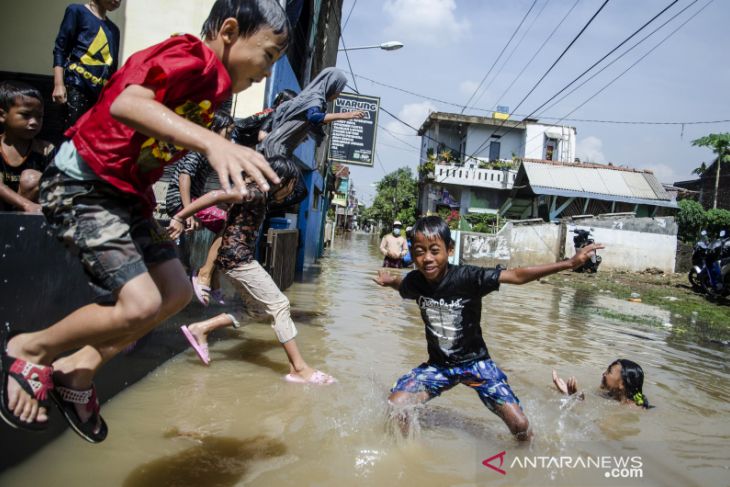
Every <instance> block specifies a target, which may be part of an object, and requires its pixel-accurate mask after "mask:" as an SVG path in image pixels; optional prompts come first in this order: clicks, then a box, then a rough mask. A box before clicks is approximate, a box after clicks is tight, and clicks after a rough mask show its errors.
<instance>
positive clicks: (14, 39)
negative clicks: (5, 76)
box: [0, 0, 150, 76]
mask: <svg viewBox="0 0 730 487" xmlns="http://www.w3.org/2000/svg"><path fill="white" fill-rule="evenodd" d="M127 1H129V0H124V1H123V2H122V6H121V7H120V8H119V9H118V10H117V11H116V12H112V13H111V14H109V18H110V19H112V20H113V21H114V23H116V24H117V25H118V26H119V27H120V28H121V27H122V25H123V23H124V10H125V3H126V2H127ZM138 1H139V0H138ZM131 2H132V3H135V1H134V0H131ZM69 3H71V2H70V1H68V0H2V6H1V7H0V12H2V15H1V16H0V19H2V27H0V46H3V53H2V56H0V71H10V72H19V73H30V74H41V75H48V76H53V45H54V43H55V41H56V35H57V34H58V28H59V27H60V25H61V21H62V20H63V12H64V11H65V10H66V6H67V5H68V4H69ZM148 3H150V2H148Z"/></svg>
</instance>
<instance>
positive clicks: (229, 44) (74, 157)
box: [0, 0, 289, 443]
mask: <svg viewBox="0 0 730 487" xmlns="http://www.w3.org/2000/svg"><path fill="white" fill-rule="evenodd" d="M288 42H289V21H288V20H287V17H286V13H285V12H284V10H283V9H282V7H281V6H280V5H279V3H278V2H277V1H276V0H217V1H216V2H215V4H214V5H213V8H212V10H211V12H210V15H209V17H208V19H207V20H206V21H205V24H204V25H203V40H202V41H201V40H199V39H198V38H196V37H194V36H191V35H180V36H174V37H172V38H170V39H168V40H166V41H164V42H162V43H160V44H157V45H155V46H152V47H150V48H148V49H145V50H143V51H140V52H138V53H137V54H135V55H133V56H132V57H130V58H129V60H128V61H127V63H126V64H125V65H124V66H123V67H122V68H121V69H120V70H119V71H118V72H117V73H116V74H115V75H114V76H112V78H111V79H110V81H109V83H108V84H107V85H106V86H105V88H104V90H103V91H102V93H101V97H100V99H99V101H98V103H97V104H96V105H95V106H94V107H93V108H92V109H91V110H90V111H88V112H87V113H86V114H85V115H83V116H82V117H81V118H80V119H79V121H78V122H77V123H76V124H75V125H74V126H73V127H72V128H71V129H70V130H69V131H68V132H66V136H67V137H69V138H70V139H71V140H70V141H69V142H66V143H64V145H63V146H62V147H61V148H60V151H59V155H58V156H57V157H56V158H55V160H54V164H53V165H51V166H50V167H49V169H48V170H46V172H45V173H44V175H43V181H42V183H41V204H42V206H43V212H44V213H45V215H46V218H47V219H48V220H49V222H50V224H51V226H52V228H53V229H54V231H55V233H56V235H57V236H58V237H59V238H60V239H61V240H63V242H64V243H65V244H66V245H67V246H69V247H70V249H71V250H72V251H73V252H74V253H75V254H77V255H78V256H79V258H80V260H81V262H82V263H83V264H84V268H85V270H86V271H87V273H88V274H89V275H90V277H91V280H92V283H93V284H95V285H96V286H97V287H99V288H101V289H102V290H104V291H106V292H107V293H109V294H112V296H113V298H114V303H113V304H111V305H99V304H89V305H86V306H84V307H82V308H80V309H78V310H76V311H74V312H73V313H71V314H70V315H68V316H67V317H65V318H64V319H62V320H61V321H59V322H57V323H55V324H54V325H52V326H50V327H49V328H47V329H44V330H42V331H38V332H34V333H21V334H16V335H10V336H9V335H8V334H6V333H3V334H2V340H1V341H2V343H1V344H0V354H1V358H2V360H1V361H0V416H1V417H2V418H3V419H4V420H5V421H6V422H7V423H8V424H10V425H11V426H13V427H16V428H17V427H21V428H26V429H35V430H38V429H43V428H44V427H46V426H47V419H48V417H47V413H46V410H45V407H46V406H45V400H46V399H47V398H48V396H49V395H51V396H52V397H53V399H54V401H55V402H56V404H57V405H58V406H59V408H60V409H61V412H62V413H63V415H64V417H65V418H66V420H67V421H68V422H69V424H70V426H71V427H72V428H73V429H74V430H75V431H76V432H77V433H78V434H79V435H81V436H82V437H83V438H84V439H86V440H88V441H90V442H95V443H96V442H100V441H102V440H104V438H105V437H106V433H107V428H106V425H105V424H104V421H103V420H102V418H101V416H100V414H99V403H98V400H97V397H96V391H95V389H94V387H93V383H92V381H93V378H94V375H95V374H96V372H97V370H98V369H99V367H101V365H102V364H104V363H105V362H107V361H108V360H110V359H111V358H112V357H114V356H115V355H117V354H118V353H119V352H120V351H121V350H123V349H124V348H125V347H126V346H127V345H129V344H130V343H132V342H134V341H135V340H137V339H138V338H140V337H141V336H143V335H145V334H146V333H148V332H149V331H150V330H152V329H153V328H154V326H155V325H157V324H158V323H160V322H162V321H163V320H165V319H167V318H169V317H170V316H172V315H174V314H175V313H177V312H178V311H180V310H181V309H182V308H183V307H184V306H185V305H186V304H187V303H188V302H189V301H190V298H191V296H192V293H191V289H190V284H189V281H188V280H187V278H186V276H185V271H184V270H183V267H182V264H181V263H180V261H179V260H178V259H177V255H176V249H175V246H174V244H173V242H172V241H171V240H170V239H169V237H167V235H166V233H165V231H164V230H163V229H162V228H160V227H159V225H158V224H157V223H156V222H155V220H154V219H152V211H151V210H152V207H153V204H154V197H153V194H152V191H151V186H152V184H153V183H154V182H155V181H156V180H157V179H158V178H159V177H160V175H161V174H162V172H163V167H164V166H165V165H167V164H172V163H174V162H175V161H176V160H178V159H179V158H180V157H182V156H183V155H184V154H185V152H186V151H185V149H189V150H194V151H197V152H200V153H203V154H204V155H205V156H206V157H207V158H208V161H209V162H210V165H211V166H212V167H213V168H214V169H215V170H216V171H217V173H218V176H219V178H220V181H221V184H222V186H223V188H224V190H225V191H230V186H231V180H232V181H233V185H234V187H235V190H236V191H238V192H239V193H240V194H241V196H242V197H245V196H247V195H248V190H247V189H246V187H245V185H244V184H245V183H244V179H243V177H244V176H243V175H242V172H245V173H247V174H248V175H249V177H251V178H252V179H253V180H254V181H255V182H256V185H258V187H259V188H260V189H261V190H262V191H268V189H269V185H268V183H267V182H266V179H267V178H268V179H269V180H270V181H271V182H272V183H273V184H278V183H279V178H278V176H276V174H275V173H274V171H273V170H272V169H271V167H270V166H269V165H268V163H267V162H266V160H265V159H264V158H263V157H261V155H260V154H257V153H256V152H255V151H253V150H251V149H247V148H244V147H240V146H237V145H235V144H233V143H231V142H230V141H227V140H226V139H225V138H223V137H221V136H220V135H218V134H215V133H214V132H211V131H210V130H208V129H207V128H206V127H207V126H208V125H209V124H210V121H211V119H212V116H213V112H214V111H215V110H216V109H217V108H218V106H219V105H220V104H221V103H222V102H223V101H225V100H226V99H228V98H230V96H231V93H232V92H239V91H242V90H245V89H246V88H248V87H249V86H251V84H252V83H254V82H257V81H261V80H262V79H263V78H265V77H267V76H268V75H269V74H270V69H271V66H272V64H273V63H274V62H276V60H277V59H278V58H279V57H280V56H281V55H282V53H283V52H284V50H285V49H286V47H287V45H288ZM73 350H77V351H76V352H75V353H73V354H72V355H64V354H65V353H66V352H70V351H73Z"/></svg>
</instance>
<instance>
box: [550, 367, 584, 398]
mask: <svg viewBox="0 0 730 487" xmlns="http://www.w3.org/2000/svg"><path fill="white" fill-rule="evenodd" d="M553 384H555V387H557V388H558V390H559V391H560V392H562V393H563V394H565V395H566V396H572V395H573V394H575V393H576V392H578V382H577V381H576V380H575V377H569V378H568V382H565V381H564V380H563V379H561V378H560V377H559V376H558V373H557V372H556V371H555V369H553Z"/></svg>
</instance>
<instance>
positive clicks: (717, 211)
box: [705, 208, 730, 236]
mask: <svg viewBox="0 0 730 487" xmlns="http://www.w3.org/2000/svg"><path fill="white" fill-rule="evenodd" d="M705 220H706V224H705V225H706V226H707V231H708V232H709V234H710V235H713V236H717V235H719V234H720V230H725V231H726V232H730V211H728V210H723V209H722V208H713V209H712V210H708V211H707V213H706V214H705Z"/></svg>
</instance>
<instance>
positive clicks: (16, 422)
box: [0, 334, 53, 431]
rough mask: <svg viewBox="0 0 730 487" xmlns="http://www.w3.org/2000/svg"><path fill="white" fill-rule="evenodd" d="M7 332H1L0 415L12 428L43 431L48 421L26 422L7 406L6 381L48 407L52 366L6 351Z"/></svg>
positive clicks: (42, 405)
mask: <svg viewBox="0 0 730 487" xmlns="http://www.w3.org/2000/svg"><path fill="white" fill-rule="evenodd" d="M8 340H10V335H9V334H3V339H2V344H1V345H0V354H1V357H0V382H2V383H1V384H0V417H2V419H3V420H4V421H5V422H6V423H8V424H9V425H10V426H11V427H13V428H16V429H17V428H22V429H27V430H31V431H43V430H45V429H46V428H47V427H48V422H47V421H44V422H37V421H34V422H32V423H28V422H26V421H22V420H21V419H20V418H19V417H18V416H16V415H15V414H14V413H13V411H12V410H11V409H10V407H9V406H8V403H9V400H10V398H9V396H8V382H9V381H10V378H13V379H15V381H16V382H17V383H18V385H20V387H21V388H22V389H23V390H24V391H25V392H27V393H28V394H29V395H31V396H33V398H34V399H35V400H37V401H38V404H39V405H40V406H41V407H44V408H46V409H48V394H49V392H51V391H52V390H53V367H51V366H49V365H38V364H34V363H32V362H27V361H25V360H23V359H19V358H15V357H12V356H10V355H8V353H7V346H8Z"/></svg>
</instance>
